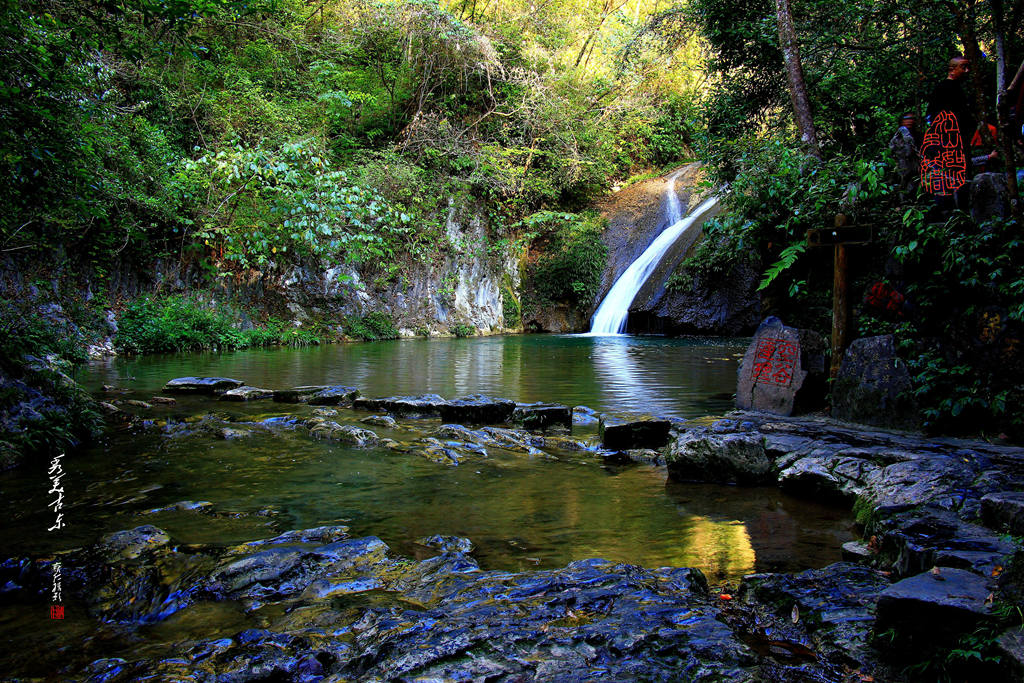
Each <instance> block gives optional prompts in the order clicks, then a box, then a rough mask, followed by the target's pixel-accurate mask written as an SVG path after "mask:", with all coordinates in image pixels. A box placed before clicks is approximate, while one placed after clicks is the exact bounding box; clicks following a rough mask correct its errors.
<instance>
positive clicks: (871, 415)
mask: <svg viewBox="0 0 1024 683" xmlns="http://www.w3.org/2000/svg"><path fill="white" fill-rule="evenodd" d="M911 389H912V387H911V384H910V373H909V371H908V370H907V366H906V365H905V364H904V363H903V361H901V360H899V359H898V358H897V357H896V349H895V347H894V345H893V338H892V335H889V334H887V335H883V336H879V337H865V338H862V339H855V340H854V341H853V342H852V343H851V344H850V347H849V348H848V349H847V350H846V353H844V354H843V362H842V365H840V367H839V374H838V376H837V377H836V381H835V384H834V385H833V387H832V417H834V418H836V419H838V420H846V421H849V422H860V423H863V424H870V425H876V426H879V427H893V428H896V429H917V428H918V427H920V421H919V419H918V417H917V415H918V409H917V405H916V404H915V403H914V400H913V398H912V396H911V394H910V392H911Z"/></svg>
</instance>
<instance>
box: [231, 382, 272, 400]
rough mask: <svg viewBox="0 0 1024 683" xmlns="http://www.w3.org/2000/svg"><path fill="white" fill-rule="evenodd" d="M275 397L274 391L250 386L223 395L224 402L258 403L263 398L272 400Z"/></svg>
mask: <svg viewBox="0 0 1024 683" xmlns="http://www.w3.org/2000/svg"><path fill="white" fill-rule="evenodd" d="M273 395H274V390H273V389H262V388H260V387H250V386H248V385H246V386H241V387H238V388H237V389H230V390H228V391H225V392H224V393H223V394H221V397H220V400H222V401H256V400H259V399H261V398H271V397H273Z"/></svg>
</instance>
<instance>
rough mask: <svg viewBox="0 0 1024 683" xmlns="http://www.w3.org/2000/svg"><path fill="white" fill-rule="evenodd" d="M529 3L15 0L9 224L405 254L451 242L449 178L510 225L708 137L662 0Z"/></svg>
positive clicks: (210, 252)
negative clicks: (661, 11)
mask: <svg viewBox="0 0 1024 683" xmlns="http://www.w3.org/2000/svg"><path fill="white" fill-rule="evenodd" d="M520 4H521V3H520ZM520 4H517V3H514V2H498V3H493V4H490V5H489V7H488V9H486V10H483V8H481V11H480V12H477V10H476V8H475V6H474V7H473V8H469V7H467V6H464V5H461V6H460V5H458V3H452V4H451V5H450V6H446V5H445V4H438V3H436V2H428V1H425V0H407V1H398V2H369V1H366V0H361V1H359V2H354V3H342V2H324V3H320V4H319V5H317V6H315V7H313V6H310V5H308V4H307V3H305V2H301V0H255V1H252V2H241V1H240V0H238V1H236V0H180V1H178V2H174V3H150V2H144V3H120V2H108V1H106V0H87V1H86V2H83V3H64V2H61V1H60V0H20V1H19V0H6V1H5V2H4V3H3V4H2V5H0V18H2V19H3V20H4V21H3V26H4V28H3V30H2V31H0V44H2V45H3V47H4V49H3V50H0V54H2V57H0V59H2V60H3V61H2V64H0V65H2V66H3V67H4V73H5V76H4V80H3V85H2V87H0V116H2V117H3V119H4V123H5V126H4V127H3V130H2V131H0V149H3V152H4V153H3V154H2V155H0V175H2V176H3V177H4V178H5V181H6V182H7V183H9V185H10V188H11V190H12V197H11V200H12V201H11V206H12V209H13V210H12V211H9V212H5V214H4V215H3V216H0V234H2V241H3V244H4V246H5V247H6V248H8V249H15V250H26V252H30V251H40V252H43V251H46V250H49V249H51V248H52V247H53V246H55V245H58V244H59V245H63V246H66V247H72V248H73V249H72V252H73V253H75V254H77V255H80V256H84V257H86V258H85V261H86V265H89V266H91V267H92V268H93V269H94V270H95V271H96V272H98V273H99V274H100V275H102V274H104V273H105V272H106V270H107V269H108V268H109V265H110V264H109V262H110V261H111V259H112V258H113V257H115V256H118V255H125V254H145V255H146V256H147V257H149V256H150V255H152V254H154V253H155V254H164V255H167V256H172V257H177V258H180V259H183V260H186V261H191V260H197V261H199V262H200V263H203V264H206V265H207V266H209V268H210V271H211V272H216V271H220V272H223V273H234V272H239V271H240V270H244V269H247V268H258V269H261V270H267V269H274V268H275V267H281V266H282V265H283V264H284V263H285V261H286V260H287V259H290V258H302V257H316V258H318V259H322V260H326V261H328V262H330V261H334V262H339V261H349V262H355V263H359V264H362V265H363V267H365V268H367V269H369V270H378V271H380V272H381V273H382V274H383V275H384V276H385V277H391V276H393V275H395V274H396V273H397V271H399V270H400V269H401V268H402V267H403V265H405V264H406V263H408V262H409V261H410V260H412V261H415V260H424V259H428V260H429V259H430V258H432V257H433V255H434V254H435V253H436V252H437V250H438V249H441V248H442V244H443V241H442V240H437V239H435V238H436V236H437V230H438V227H439V226H440V224H441V220H442V219H443V212H444V210H445V195H448V196H450V195H451V194H459V193H461V194H465V195H467V196H471V197H475V198H477V199H479V200H483V201H486V202H487V203H488V204H489V205H490V206H491V207H493V209H492V218H493V219H494V221H495V223H496V224H498V226H499V229H500V226H502V225H504V226H510V225H512V224H514V223H515V222H516V221H517V220H518V219H519V218H521V217H522V216H523V215H526V214H527V213H529V212H531V211H534V210H536V209H538V208H541V207H542V206H543V205H545V204H561V203H575V202H579V201H581V200H584V199H585V198H587V197H588V196H590V195H591V194H592V193H594V192H596V191H599V190H601V189H602V188H604V187H606V186H607V185H608V184H609V183H610V182H613V181H614V179H615V178H616V177H620V178H621V177H627V176H628V175H630V174H632V173H635V172H636V171H637V170H642V169H646V168H649V167H651V166H653V165H659V164H664V163H667V162H670V161H674V160H675V159H677V158H678V157H679V156H680V155H681V154H683V153H685V152H686V150H687V147H686V145H687V143H688V140H689V136H690V135H691V134H692V129H691V126H690V124H689V123H688V121H689V117H688V114H689V112H690V111H691V109H692V106H693V100H692V98H691V97H689V95H688V93H689V92H690V91H688V90H686V89H685V88H681V87H680V84H684V85H685V83H686V82H687V79H690V78H691V76H690V75H689V74H688V73H687V70H686V68H685V64H680V66H679V67H678V68H669V69H666V68H665V67H664V63H663V62H662V63H661V64H660V65H659V64H657V63H652V61H651V60H652V55H655V54H656V51H655V50H654V48H653V47H650V46H646V47H645V45H646V44H645V43H643V41H639V42H638V41H637V40H636V37H637V35H638V33H642V32H641V31H640V29H641V28H642V27H643V17H646V16H647V15H649V13H650V11H651V9H652V8H653V7H654V6H655V5H654V3H649V2H641V1H640V0H632V4H631V6H630V7H629V8H628V13H627V12H626V11H623V12H619V13H616V14H614V15H609V14H608V12H607V8H606V7H604V6H603V5H602V4H601V3H597V2H595V3H585V4H584V5H583V6H581V5H580V4H579V3H570V2H567V1H566V2H555V3H549V4H548V5H546V6H545V7H544V8H543V9H542V10H536V11H535V13H534V15H533V18H532V22H528V23H527V24H526V25H524V24H523V21H522V18H521V15H520V14H519V10H520ZM578 35H584V36H586V39H585V42H584V44H583V46H582V51H581V47H580V45H579V41H578V38H577V36H578ZM659 66H660V69H659Z"/></svg>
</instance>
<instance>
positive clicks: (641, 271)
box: [590, 170, 718, 335]
mask: <svg viewBox="0 0 1024 683" xmlns="http://www.w3.org/2000/svg"><path fill="white" fill-rule="evenodd" d="M680 173H682V171H681V170H680V171H676V172H675V173H673V174H672V175H671V176H669V178H668V187H667V188H666V192H667V193H668V201H667V206H666V209H665V213H666V215H667V216H668V221H667V224H668V227H667V228H665V229H664V230H663V231H662V232H661V234H660V235H658V237H657V238H656V239H655V240H654V241H653V242H652V243H651V246H649V247H647V249H646V250H644V253H642V254H640V257H639V258H637V260H635V261H633V263H631V264H630V265H629V268H626V272H624V273H623V274H622V275H621V276H620V277H619V279H618V280H616V281H615V284H614V285H612V288H611V289H610V290H608V294H607V295H606V296H605V297H604V300H603V301H602V302H601V305H600V306H598V307H597V312H595V313H594V317H593V319H592V320H591V322H590V334H592V335H607V334H621V333H622V332H625V330H626V318H628V317H629V307H630V305H631V304H632V303H633V299H635V298H636V295H637V292H639V291H640V288H641V287H643V286H644V283H645V282H647V278H649V277H650V276H651V273H652V272H654V269H655V267H656V266H657V265H658V262H660V261H661V258H662V256H664V255H665V252H666V251H668V249H669V247H671V246H672V245H673V244H675V242H676V240H677V239H679V238H680V237H682V235H683V233H685V232H686V231H687V230H689V229H690V228H692V227H693V226H697V227H698V228H699V227H700V225H701V224H702V223H703V222H704V217H705V216H706V215H707V214H708V213H709V212H711V211H712V210H714V209H715V207H717V206H718V198H717V197H712V198H711V199H708V200H707V201H705V202H704V203H702V204H701V205H700V206H698V207H697V208H696V209H695V210H694V211H692V212H690V214H689V215H688V216H686V218H683V217H682V216H681V214H682V211H681V209H680V206H679V198H678V197H677V196H676V178H677V177H679V174H680Z"/></svg>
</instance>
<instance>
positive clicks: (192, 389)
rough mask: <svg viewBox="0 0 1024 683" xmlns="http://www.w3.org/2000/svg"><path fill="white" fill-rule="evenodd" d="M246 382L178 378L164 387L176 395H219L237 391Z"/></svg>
mask: <svg viewBox="0 0 1024 683" xmlns="http://www.w3.org/2000/svg"><path fill="white" fill-rule="evenodd" d="M244 384H245V382H243V381H242V380H240V379H230V378H228V377H178V378H176V379H172V380H171V381H170V382H168V383H167V384H165V385H164V391H165V392H167V393H176V394H219V393H221V392H223V391H228V390H229V389H237V388H238V387H240V386H243V385H244Z"/></svg>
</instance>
